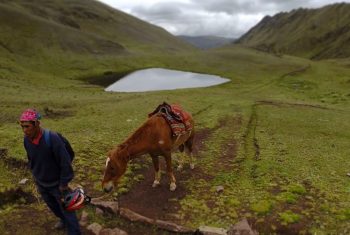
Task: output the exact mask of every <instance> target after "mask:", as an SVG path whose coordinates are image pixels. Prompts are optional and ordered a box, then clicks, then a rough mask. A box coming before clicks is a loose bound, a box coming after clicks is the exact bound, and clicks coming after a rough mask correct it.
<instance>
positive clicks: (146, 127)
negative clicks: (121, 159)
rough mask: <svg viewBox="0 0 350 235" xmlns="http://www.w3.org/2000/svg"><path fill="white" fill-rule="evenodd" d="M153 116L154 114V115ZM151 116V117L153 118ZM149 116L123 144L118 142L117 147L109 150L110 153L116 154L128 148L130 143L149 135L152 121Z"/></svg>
mask: <svg viewBox="0 0 350 235" xmlns="http://www.w3.org/2000/svg"><path fill="white" fill-rule="evenodd" d="M152 117H153V116H152ZM152 117H150V118H152ZM150 118H148V119H147V120H146V121H145V122H144V123H143V124H142V125H141V126H140V127H139V128H138V129H137V130H135V131H134V132H133V133H132V134H131V135H130V136H129V137H128V138H127V139H126V140H124V141H123V142H122V143H121V144H118V145H117V146H116V147H115V148H113V149H112V150H110V151H109V152H108V155H109V156H111V155H115V154H117V153H118V152H120V151H121V150H123V149H124V148H126V147H127V146H129V145H133V144H137V143H138V142H139V141H140V140H141V139H142V137H143V136H144V135H147V134H148V133H149V131H150V130H151V128H150V126H151V125H150V123H149V120H150Z"/></svg>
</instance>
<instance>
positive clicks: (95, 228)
mask: <svg viewBox="0 0 350 235" xmlns="http://www.w3.org/2000/svg"><path fill="white" fill-rule="evenodd" d="M86 229H87V230H89V231H90V232H92V233H93V234H96V235H99V234H100V232H101V230H102V226H101V225H100V224H98V223H93V224H90V225H89V226H88V227H87V228H86Z"/></svg>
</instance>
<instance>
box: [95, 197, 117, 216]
mask: <svg viewBox="0 0 350 235" xmlns="http://www.w3.org/2000/svg"><path fill="white" fill-rule="evenodd" d="M91 204H92V205H94V206H96V207H98V208H100V209H102V210H103V211H107V212H109V213H112V214H118V211H119V206H118V202H114V201H101V200H96V199H92V200H91Z"/></svg>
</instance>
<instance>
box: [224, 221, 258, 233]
mask: <svg viewBox="0 0 350 235" xmlns="http://www.w3.org/2000/svg"><path fill="white" fill-rule="evenodd" d="M258 234H259V233H258V232H257V231H254V230H253V229H252V228H251V227H250V225H249V224H248V221H247V219H243V220H241V221H239V222H238V223H236V224H235V225H233V226H231V227H230V228H229V229H228V232H227V235H258Z"/></svg>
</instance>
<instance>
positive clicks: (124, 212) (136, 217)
mask: <svg viewBox="0 0 350 235" xmlns="http://www.w3.org/2000/svg"><path fill="white" fill-rule="evenodd" d="M119 212H120V215H121V216H123V217H125V218H127V219H129V220H131V221H133V222H134V221H137V222H144V223H149V224H154V220H153V219H150V218H147V217H145V216H143V215H140V214H138V213H136V212H133V211H132V210H129V209H127V208H120V210H119Z"/></svg>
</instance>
